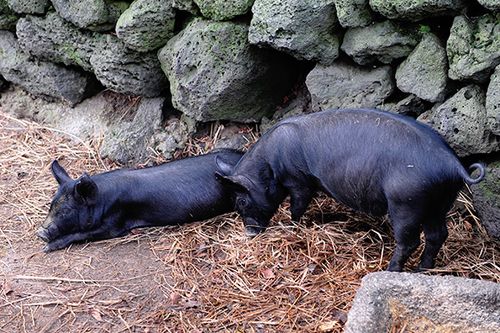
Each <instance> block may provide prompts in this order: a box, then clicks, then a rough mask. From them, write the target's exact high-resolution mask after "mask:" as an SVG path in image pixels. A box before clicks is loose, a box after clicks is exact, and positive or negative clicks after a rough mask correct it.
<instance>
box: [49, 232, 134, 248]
mask: <svg viewBox="0 0 500 333" xmlns="http://www.w3.org/2000/svg"><path fill="white" fill-rule="evenodd" d="M127 233H128V230H118V229H114V230H112V231H110V230H109V229H108V228H105V227H101V228H99V229H96V230H92V231H88V232H77V233H74V234H69V235H65V236H62V237H60V238H57V239H55V240H53V241H52V242H50V243H48V244H47V245H46V246H45V247H44V248H43V252H45V253H48V252H52V251H56V250H60V249H64V248H65V247H68V246H69V245H70V244H72V243H78V242H83V241H90V240H103V239H109V238H114V237H120V236H124V235H126V234H127Z"/></svg>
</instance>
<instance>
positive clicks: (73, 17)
mask: <svg viewBox="0 0 500 333" xmlns="http://www.w3.org/2000/svg"><path fill="white" fill-rule="evenodd" d="M52 4H53V5H54V8H55V10H56V11H57V12H58V13H59V15H61V16H62V17H63V18H64V19H65V20H67V21H69V22H71V23H73V24H74V25H76V26H77V27H79V28H84V29H89V30H93V31H107V30H111V29H113V28H114V26H115V23H116V21H117V20H118V18H119V17H120V15H121V14H122V13H123V11H125V9H127V7H128V5H129V4H128V3H126V2H125V1H108V0H86V1H81V0H52Z"/></svg>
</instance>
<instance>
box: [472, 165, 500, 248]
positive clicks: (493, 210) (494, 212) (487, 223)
mask: <svg viewBox="0 0 500 333" xmlns="http://www.w3.org/2000/svg"><path fill="white" fill-rule="evenodd" d="M471 190H472V201H473V203H474V208H475V209H476V212H477V213H478V215H479V217H480V220H481V224H482V225H483V226H484V228H485V229H486V232H487V233H488V234H489V235H490V236H491V237H493V238H495V239H496V240H497V241H500V219H499V216H500V160H498V159H497V160H496V161H491V162H490V163H488V166H487V167H486V176H485V179H484V180H483V181H482V182H480V183H479V184H475V185H471Z"/></svg>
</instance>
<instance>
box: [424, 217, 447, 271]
mask: <svg viewBox="0 0 500 333" xmlns="http://www.w3.org/2000/svg"><path fill="white" fill-rule="evenodd" d="M423 229H424V235H425V248H424V253H422V258H421V260H420V265H419V270H424V269H430V268H433V267H434V260H435V258H436V256H437V254H438V252H439V250H440V249H441V246H443V243H444V242H445V240H446V238H448V229H447V228H446V220H445V216H441V217H439V218H435V219H430V220H428V221H426V223H424V224H423Z"/></svg>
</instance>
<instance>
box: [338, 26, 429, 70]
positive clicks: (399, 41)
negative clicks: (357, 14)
mask: <svg viewBox="0 0 500 333" xmlns="http://www.w3.org/2000/svg"><path fill="white" fill-rule="evenodd" d="M419 39H420V36H419V34H418V33H417V31H416V29H415V27H414V26H411V25H410V26H403V25H401V24H399V23H396V22H392V21H384V22H379V23H374V24H372V25H370V26H368V27H360V28H351V29H349V30H347V32H346V33H345V35H344V40H343V42H342V46H341V47H340V48H341V49H342V51H344V52H345V53H347V54H348V55H349V56H350V57H351V58H352V59H354V61H356V62H357V63H358V64H360V65H366V64H370V63H373V62H374V61H377V60H378V61H380V62H382V63H384V64H390V63H391V62H392V61H393V60H394V59H398V58H402V57H406V56H407V55H408V54H410V52H411V51H412V50H413V48H414V47H415V45H417V43H418V42H419Z"/></svg>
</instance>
